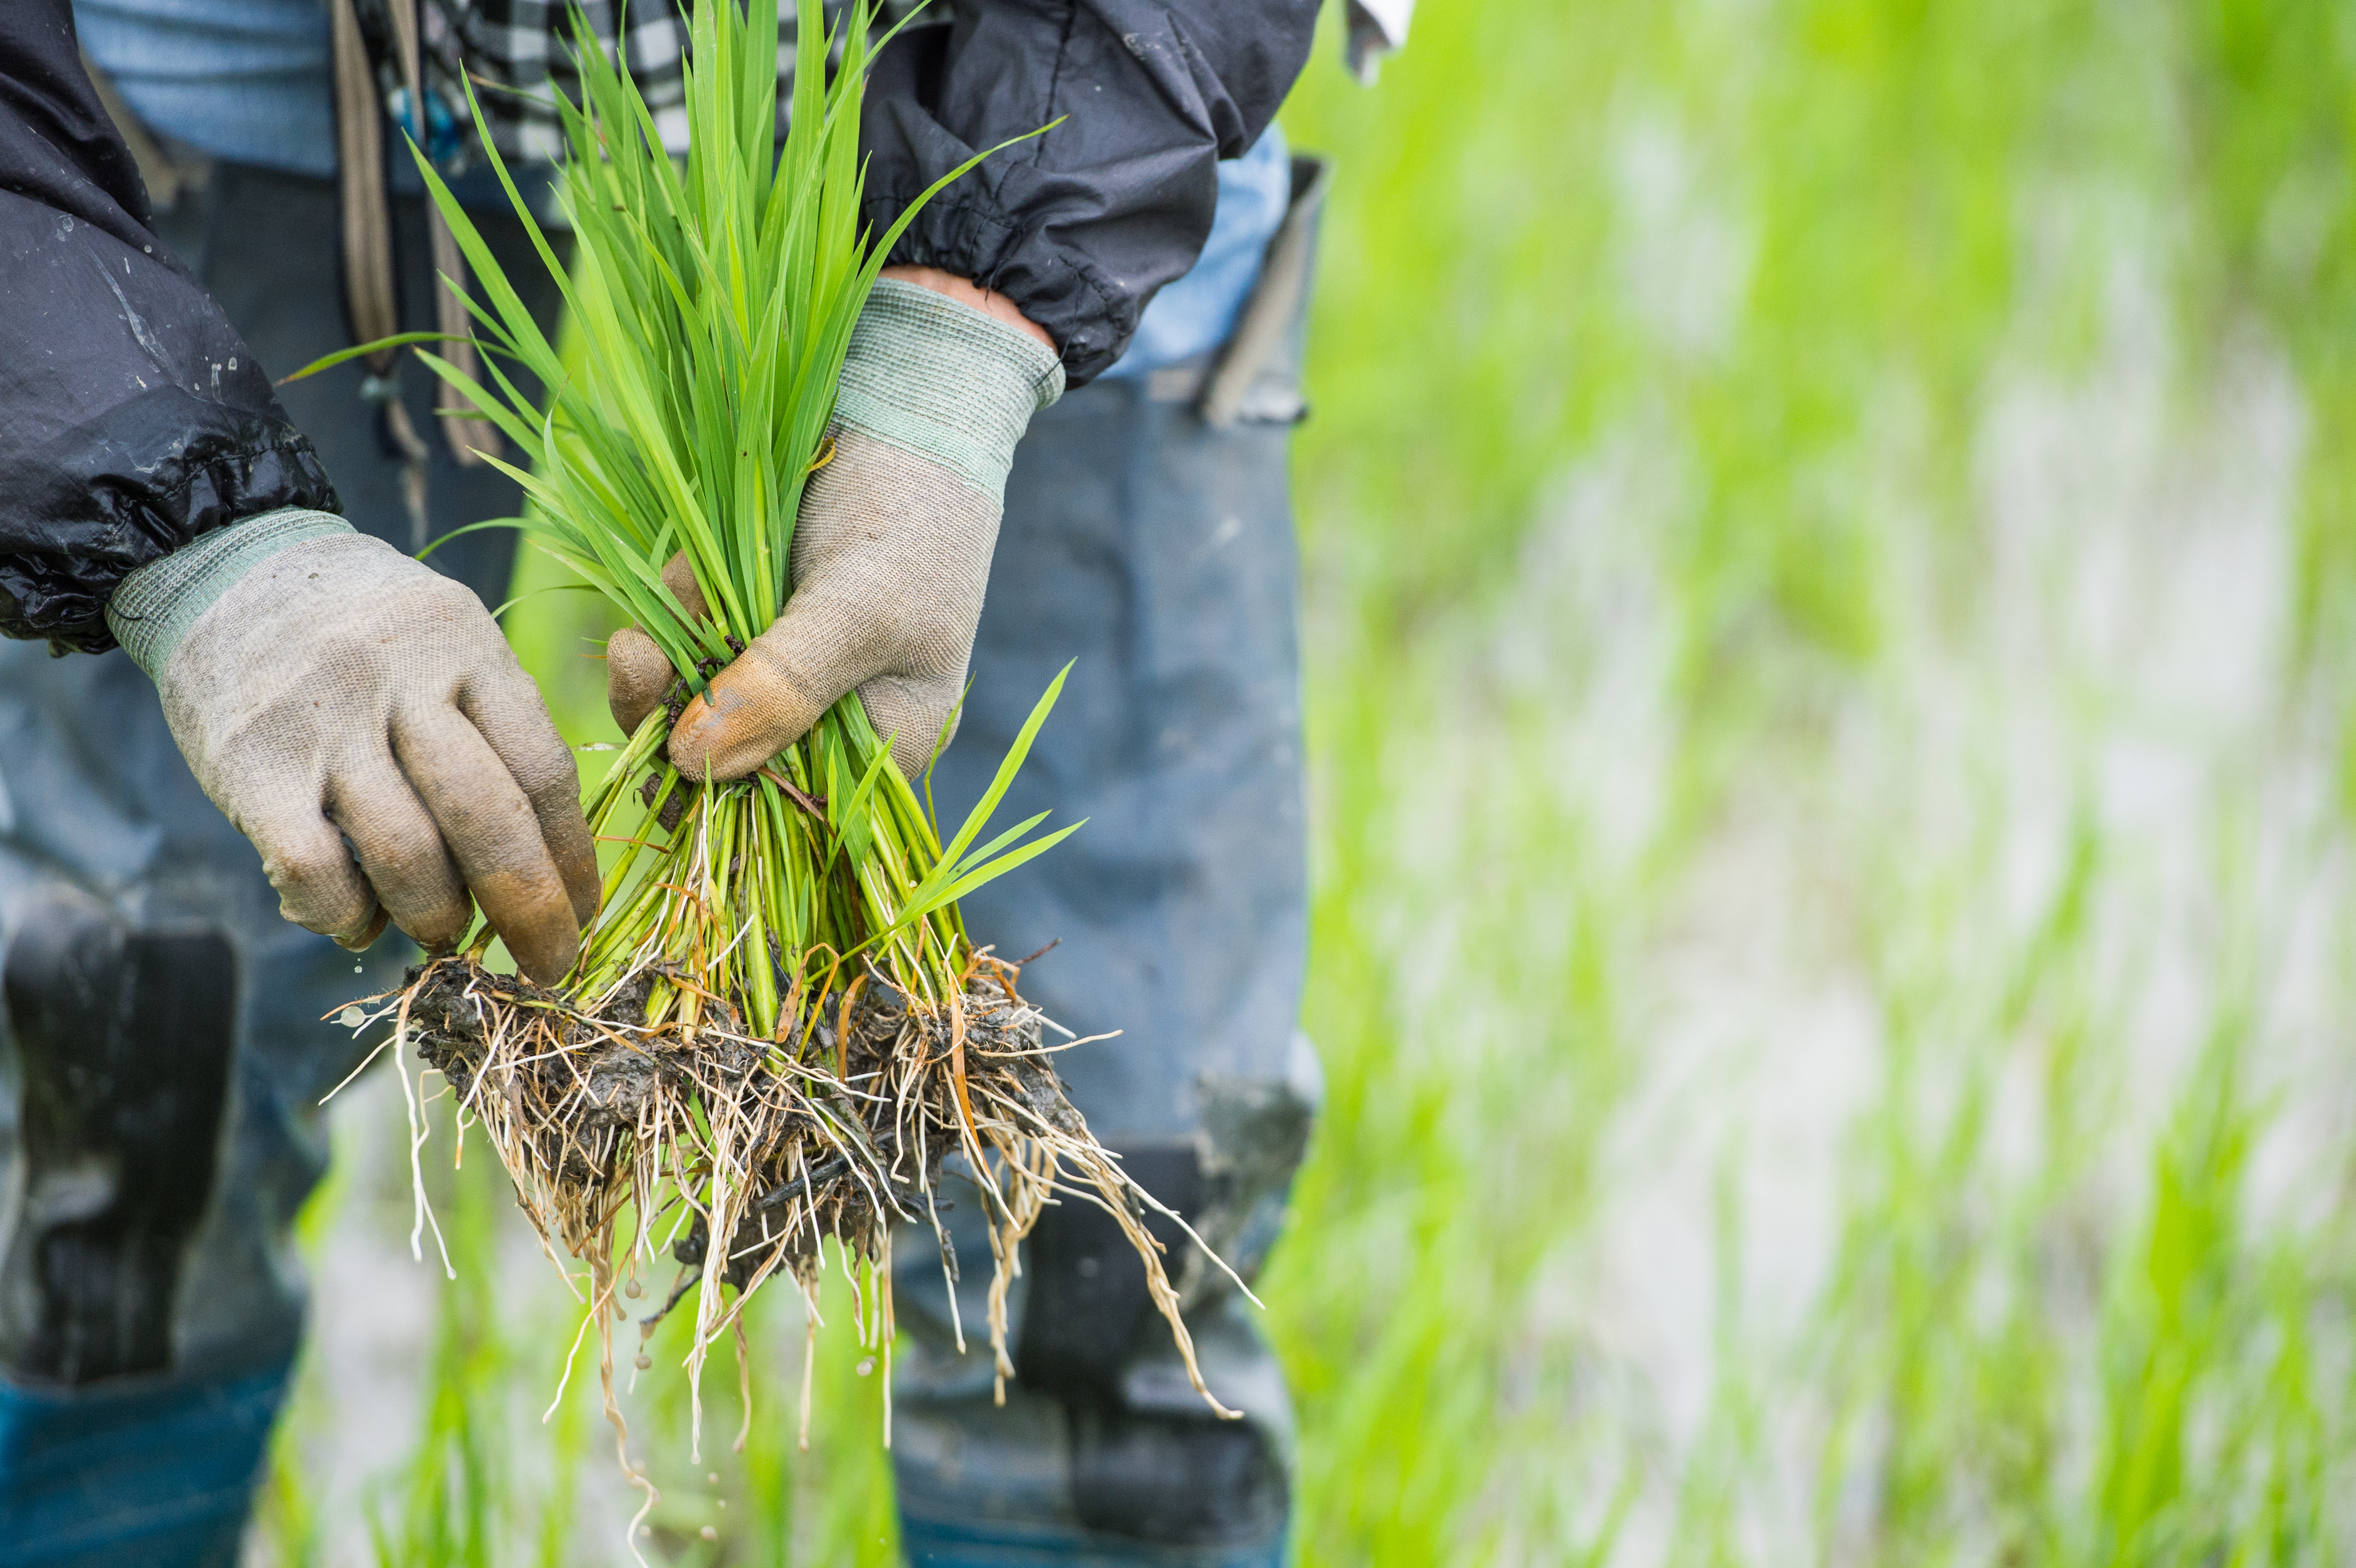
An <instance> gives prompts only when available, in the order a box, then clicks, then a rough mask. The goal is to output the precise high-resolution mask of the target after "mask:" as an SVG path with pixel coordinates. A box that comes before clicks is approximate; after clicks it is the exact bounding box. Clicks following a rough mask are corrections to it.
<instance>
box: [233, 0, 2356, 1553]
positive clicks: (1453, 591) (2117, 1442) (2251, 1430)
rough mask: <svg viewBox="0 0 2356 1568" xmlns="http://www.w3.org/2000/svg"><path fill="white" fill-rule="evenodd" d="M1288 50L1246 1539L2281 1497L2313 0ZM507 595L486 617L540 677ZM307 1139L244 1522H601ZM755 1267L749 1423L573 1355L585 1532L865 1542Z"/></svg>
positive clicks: (2313, 527) (2345, 1338) (1856, 3)
mask: <svg viewBox="0 0 2356 1568" xmlns="http://www.w3.org/2000/svg"><path fill="white" fill-rule="evenodd" d="M1335 50H1336V45H1335V43H1334V41H1333V40H1332V39H1330V38H1329V39H1327V40H1324V41H1323V42H1322V43H1321V46H1320V52H1319V56H1318V59H1317V61H1316V63H1315V64H1314V65H1313V66H1312V70H1311V73H1310V76H1309V78H1308V80H1306V81H1305V82H1304V83H1303V85H1302V87H1301V90H1300V91H1299V93H1298V94H1297V95H1296V97H1295V100H1294V101H1293V102H1292V104H1291V105H1290V108H1289V109H1288V111H1287V113H1286V116H1285V123H1286V126H1287V129H1288V131H1289V133H1290V135H1291V137H1292V139H1293V141H1294V143H1295V144H1298V145H1301V146H1303V147H1312V148H1322V149H1328V150H1332V151H1333V152H1334V153H1336V154H1337V155H1338V158H1339V165H1340V167H1339V183H1338V186H1337V190H1336V197H1335V202H1334V207H1333V210H1332V212H1331V214H1330V218H1329V222H1328V225H1327V228H1326V231H1325V243H1324V252H1323V281H1322V293H1321V295H1320V299H1319V304H1318V312H1317V317H1316V323H1315V331H1314V341H1313V347H1312V373H1311V387H1310V395H1311V399H1312V407H1313V410H1314V412H1313V416H1312V419H1311V420H1310V421H1309V422H1308V423H1307V424H1306V425H1304V426H1303V427H1302V430H1301V439H1300V445H1299V449H1298V464H1297V481H1298V486H1299V496H1300V504H1301V534H1302V539H1303V543H1304V548H1305V552H1306V560H1307V566H1308V576H1307V583H1308V586H1307V596H1306V603H1305V605H1304V615H1305V626H1306V630H1307V637H1306V648H1307V656H1308V673H1307V680H1308V709H1307V710H1308V714H1309V723H1310V731H1311V745H1312V762H1313V781H1312V787H1313V791H1314V798H1313V802H1312V805H1313V819H1314V831H1315V843H1314V848H1313V857H1314V876H1315V880H1314V887H1315V900H1316V904H1315V916H1314V929H1315V935H1314V943H1315V946H1314V952H1313V955H1312V976H1311V985H1310V990H1309V996H1308V1001H1307V1008H1306V1019H1305V1023H1306V1027H1307V1029H1309V1031H1310V1033H1311V1034H1312V1036H1313V1038H1314V1039H1315V1040H1316V1041H1317V1043H1318V1045H1319V1047H1320V1048H1321V1050H1322V1051H1323V1056H1324V1060H1325V1065H1326V1072H1327V1075H1328V1080H1329V1091H1328V1092H1329V1100H1328V1104H1327V1106H1326V1110H1325V1115H1324V1120H1323V1125H1322V1128H1321V1131H1320V1133H1319V1135H1318V1138H1317V1142H1316V1144H1315V1147H1314V1149H1313V1152H1312V1157H1311V1161H1310V1164H1309V1166H1308V1168H1307V1169H1306V1170H1305V1172H1304V1173H1303V1176H1302V1178H1301V1182H1300V1185H1299V1187H1298V1189H1297V1190H1296V1193H1295V1197H1294V1205H1293V1219H1292V1226H1291V1231H1290V1238H1289V1240H1288V1241H1287V1242H1286V1243H1284V1245H1283V1247H1282V1248H1281V1250H1280V1253H1279V1254H1278V1256H1277V1258H1276V1261H1275V1263H1274V1264H1273V1266H1272V1268H1271V1271H1270V1273H1269V1277H1268V1278H1267V1279H1266V1280H1265V1282H1264V1283H1263V1285H1262V1287H1261V1294H1262V1295H1263V1296H1265V1297H1266V1298H1267V1300H1268V1301H1269V1319H1268V1321H1269V1328H1270V1331H1271V1333H1272V1334H1273V1335H1274V1336H1275V1338H1276V1339H1277V1341H1278V1343H1279V1344H1280V1347H1281V1348H1282V1350H1283V1352H1284V1355H1285V1358H1286V1360H1287V1362H1288V1365H1289V1366H1290V1370H1291V1373H1292V1376H1293V1379H1294V1382H1295V1387H1296V1390H1297V1392H1298V1395H1299V1400H1300V1404H1301V1429H1302V1430H1301V1476H1300V1484H1299V1490H1298V1494H1297V1498H1296V1531H1297V1540H1298V1548H1299V1557H1300V1561H1301V1563H1303V1564H1305V1565H1314V1568H1326V1565H1333V1568H1340V1565H1344V1564H1362V1563H1375V1564H1402V1565H1425V1564H1437V1563H1446V1564H1456V1563H1464V1564H1486V1563H1501V1564H1505V1563H1509V1564H1522V1563H1529V1564H1555V1563H1561V1564H1574V1563H1576V1564H1589V1563H1594V1564H1603V1563H1612V1564H1619V1563H1627V1564H1645V1565H1649V1564H1673V1565H1684V1564H1692V1565H1697V1568H1698V1565H1703V1564H1708V1565H1713V1568H1714V1565H1718V1564H1761V1565H1766V1564H1783V1563H1827V1564H1851V1563H1856V1564H1863V1563H1905V1564H1916V1563H1956V1564H1977V1563H1990V1564H2016V1563H2018V1564H2031V1563H2035V1564H2042V1563H2061V1564H2087V1565H2126V1564H2144V1563H2152V1564H2160V1563H2201V1564H2243V1563H2344V1562H2348V1561H2351V1559H2356V1330H2351V1309H2352V1308H2356V1215H2351V1207H2350V1203H2349V1198H2350V1186H2351V1176H2356V1160H2351V1154H2356V1143H2351V1132H2356V965H2351V957H2356V901H2352V900H2351V878H2350V872H2351V834H2350V828H2351V812H2356V728H2351V720H2356V686H2351V679H2350V677H2351V673H2356V149H2351V136H2356V12H2351V10H2350V9H2349V8H2348V7H2346V6H2340V5H2327V4H2321V3H2313V4H2290V5H2282V4H2276V5H2266V4H2260V3H2258V0H2137V3H2135V4H2122V3H2118V0H1979V3H1977V4H1972V5H1928V4H1924V3H1922V0H1661V3H1657V4H1641V3H1637V0H1457V3H1454V4H1446V3H1430V4H1428V8H1427V11H1426V13H1425V14H1424V15H1422V16H1419V17H1418V18H1417V31H1416V36H1415V37H1414V39H1413V41H1412V44H1411V47H1410V48H1408V51H1407V52H1406V53H1405V54H1404V55H1403V56H1402V57H1400V58H1399V59H1397V60H1396V61H1394V62H1393V63H1391V64H1390V65H1389V66H1388V67H1387V69H1385V72H1384V74H1383V77H1382V80H1381V81H1380V84H1379V85H1378V86H1376V88H1374V89H1373V90H1372V91H1361V90H1360V89H1358V88H1357V87H1355V86H1354V85H1352V84H1351V83H1350V82H1349V81H1348V80H1347V79H1346V78H1345V77H1344V75H1343V73H1342V72H1341V71H1340V70H1339V69H1337V68H1336V65H1335V63H1334V59H1335ZM527 576H528V577H532V578H534V580H538V579H537V578H536V577H535V574H534V573H533V572H532V571H531V570H530V569H527ZM582 597H583V596H578V595H567V594H552V595H549V596H546V597H544V598H541V599H535V600H532V601H530V602H529V603H526V604H525V605H524V606H523V607H521V608H519V610H518V611H516V612H515V613H513V614H512V615H511V616H510V624H511V627H512V631H513V634H514V635H515V637H516V640H517V642H518V644H519V646H520V647H521V648H522V649H523V650H524V652H525V654H526V656H527V660H528V662H530V664H531V665H532V666H533V667H534V668H535V670H536V671H537V672H538V673H540V674H541V676H542V677H543V678H544V679H545V680H546V681H547V682H548V684H549V685H550V688H551V690H552V694H553V695H554V696H555V698H556V699H557V702H558V705H559V707H560V709H561V718H562V720H564V721H565V722H566V723H567V725H568V727H569V728H570V729H571V730H572V731H573V733H574V738H575V739H577V740H583V741H589V740H597V739H607V738H610V737H609V735H608V734H607V733H606V731H608V730H609V729H610V725H609V722H608V721H607V720H605V718H604V715H603V709H602V701H601V698H602V689H603V687H602V666H599V665H597V664H596V663H595V662H594V660H593V659H589V658H584V657H583V654H584V652H590V653H594V645H593V644H591V643H588V642H584V637H594V636H596V635H602V633H603V631H604V629H605V628H604V627H602V626H584V625H583V624H580V623H579V622H578V621H577V619H574V618H573V617H574V616H575V614H576V612H575V610H574V608H573V606H574V605H576V604H577V603H578V602H579V600H580V599H581V598H582ZM1052 741H1053V737H1052V731H1051V733H1050V735H1049V736H1048V738H1047V739H1046V741H1043V743H1049V744H1052ZM336 1128H337V1134H336V1136H337V1140H338V1143H339V1146H340V1148H341V1151H342V1154H343V1156H344V1157H343V1159H342V1160H341V1162H340V1164H339V1167H338V1174H337V1177H336V1178H335V1179H333V1181H332V1182H331V1184H330V1186H329V1188H328V1189H327V1190H325V1191H324V1192H323V1193H322V1195H321V1197H320V1199H319V1200H318V1201H317V1203H316V1205H315V1207H314V1209H313V1210H312V1211H311V1212H310V1214H309V1216H308V1219H307V1221H306V1227H305V1245H306V1248H307V1250H308V1253H309V1256H310V1264H311V1267H312V1269H313V1270H314V1273H315V1275H316V1279H317V1281H318V1283H319V1287H320V1300H319V1303H318V1307H317V1310H316V1333H315V1338H314V1343H313V1346H312V1349H311V1353H310V1355H309V1358H308V1360H306V1362H305V1371H304V1374H303V1382H302V1385H301V1389H300V1392H299V1393H298V1396H297V1400H296V1404H295V1414H294V1417H293V1419H292V1420H291V1421H290V1422H289V1423H288V1424H287V1425H286V1428H285V1430H284V1435H283V1437H282V1441H281V1444H280V1446H279V1450H278V1454H277V1457H276V1460H275V1463H274V1468H273V1479H272V1482H271V1485H270V1488H269V1491H268V1496H267V1499H266V1502H265V1508H264V1511H263V1518H262V1522H261V1525H260V1527H259V1528H258V1529H257V1531H256V1532H255V1539H254V1541H253V1544H252V1552H251V1553H250V1556H251V1557H252V1560H253V1562H254V1563H277V1564H289V1565H291V1564H314V1563H316V1564H336V1565H338V1568H340V1565H342V1564H346V1563H354V1564H378V1563H383V1564H402V1565H404V1568H405V1565H408V1564H437V1565H439V1564H452V1565H459V1564H466V1565H471V1564H498V1565H500V1568H508V1565H510V1564H523V1563H540V1564H546V1565H551V1568H554V1565H560V1564H576V1563H578V1564H600V1565H602V1564H607V1563H617V1562H622V1561H626V1558H625V1557H624V1554H623V1552H622V1551H621V1548H620V1545H619V1542H620V1541H621V1537H622V1528H623V1521H624V1520H626V1518H627V1516H628V1514H629V1512H630V1510H631V1509H632V1508H633V1507H634V1506H635V1497H634V1494H631V1493H629V1492H628V1491H627V1489H626V1488H624V1487H623V1486H621V1484H620V1482H619V1479H618V1476H617V1474H616V1470H615V1468H614V1464H613V1456H612V1444H611V1435H610V1433H609V1431H608V1429H606V1428H605V1426H604V1424H603V1423H602V1421H601V1420H600V1419H599V1417H598V1415H597V1410H596V1404H595V1399H594V1378H591V1377H588V1376H586V1375H585V1374H586V1372H587V1371H589V1370H590V1369H588V1368H586V1367H584V1368H583V1369H580V1370H579V1371H576V1373H575V1376H574V1380H573V1384H572V1385H571V1387H570V1388H569V1390H568V1391H567V1392H565V1394H564V1395H563V1396H562V1398H561V1399H559V1400H557V1401H556V1403H555V1404H554V1405H553V1406H551V1404H550V1400H551V1396H552V1394H553V1393H554V1392H555V1390H556V1387H557V1382H558V1376H559V1371H560V1369H561V1364H562V1360H563V1352H564V1349H565V1346H566V1343H567V1341H568V1340H569V1339H570V1337H571V1334H572V1330H573V1327H574V1325H575V1323H576V1321H577V1319H576V1318H575V1317H574V1315H573V1309H572V1307H571V1304H570V1302H569V1301H568V1300H567V1299H566V1298H565V1296H563V1294H562V1289H561V1287H560V1286H559V1285H558V1284H557V1283H556V1281H555V1280H554V1278H553V1277H552V1275H551V1274H550V1272H549V1271H548V1269H547V1265H546V1264H545V1262H544V1261H543V1260H541V1258H540V1257H539V1256H538V1254H537V1252H536V1250H535V1249H534V1248H533V1247H532V1245H531V1243H530V1240H529V1237H528V1234H527V1233H526V1232H524V1231H523V1228H522V1226H521V1224H520V1222H519V1220H518V1218H517V1217H516V1215H515V1214H514V1212H513V1209H512V1203H511V1200H510V1198H509V1194H508V1193H507V1192H506V1191H505V1190H504V1179H503V1177H502V1176H501V1175H500V1173H499V1171H498V1168H497V1167H496V1165H495V1164H493V1163H492V1162H491V1161H490V1160H488V1159H487V1158H477V1157H475V1156H474V1154H473V1153H470V1156H469V1158H468V1159H467V1161H466V1166H465V1168H463V1169H461V1170H458V1171H456V1172H452V1171H451V1170H450V1169H449V1168H448V1161H447V1159H446V1154H447V1148H448V1146H447V1143H446V1141H443V1142H437V1143H435V1144H432V1145H429V1146H428V1149H427V1156H426V1165H427V1168H428V1170H429V1173H430V1177H431V1183H432V1185H433V1186H434V1189H435V1190H436V1192H437V1194H438V1198H439V1213H440V1215H441V1221H442V1225H443V1227H444V1231H445V1232H447V1233H448V1239H449V1243H450V1252H451V1261H452V1264H453V1272H454V1273H455V1278H451V1277H446V1276H445V1275H444V1271H443V1270H442V1268H441V1266H440V1264H439V1262H438V1260H437V1259H435V1257H434V1252H433V1250H432V1246H431V1243H430V1241H429V1243H427V1247H426V1256H427V1258H428V1259H429V1260H430V1261H429V1262H428V1263H427V1264H423V1265H420V1264H415V1263H412V1261H411V1257H410V1253H409V1246H408V1237H409V1232H410V1227H411V1223H412V1214H411V1208H410V1201H409V1191H408V1173H409V1160H408V1153H409V1151H408V1148H407V1147H406V1144H405V1134H404V1132H403V1130H402V1129H403V1123H402V1113H401V1097H400V1093H399V1091H398V1089H397V1087H396V1086H395V1084H394V1083H393V1081H392V1080H391V1078H390V1077H385V1076H380V1078H379V1079H378V1081H376V1082H374V1083H370V1084H369V1085H368V1086H367V1087H366V1088H365V1089H364V1090H362V1091H360V1092H357V1093H355V1095H354V1096H353V1098H352V1099H351V1100H350V1102H349V1103H348V1104H345V1105H344V1106H342V1107H341V1108H340V1109H339V1111H338V1113H337V1122H336ZM767 1306H768V1310H767V1312H766V1314H762V1315H756V1316H757V1318H758V1320H757V1321H756V1323H755V1330H754V1334H753V1345H754V1361H755V1366H754V1368H753V1378H752V1381H753V1385H754V1391H755V1418H754V1420H753V1423H752V1425H751V1428H750V1436H749V1439H748V1446H747V1450H746V1452H745V1453H744V1455H742V1456H738V1455H735V1454H733V1453H731V1452H729V1449H728V1444H727V1439H728V1437H729V1436H730V1435H733V1432H734V1426H735V1423H736V1420H737V1416H738V1412H737V1409H736V1406H735V1404H734V1394H733V1392H732V1390H731V1388H730V1386H729V1385H730V1384H731V1383H732V1382H733V1378H732V1377H731V1376H729V1375H728V1374H726V1373H725V1372H723V1373H722V1375H719V1376H717V1377H715V1378H713V1379H712V1380H710V1381H708V1382H707V1392H708V1393H709V1394H710V1397H711V1403H712V1412H711V1413H710V1415H709V1417H708V1423H707V1428H706V1433H707V1443H706V1445H705V1451H704V1459H703V1460H702V1461H701V1463H692V1464H691V1463H690V1462H689V1460H688V1457H687V1445H686V1441H685V1430H684V1429H685V1411H684V1403H685V1395H684V1389H683V1384H682V1380H680V1378H678V1377H677V1376H676V1375H669V1376H665V1375H659V1373H658V1374H647V1375H646V1376H645V1378H644V1381H643V1386H642V1387H640V1388H639V1389H637V1391H635V1392H633V1393H632V1394H631V1395H630V1397H629V1399H628V1402H627V1403H628V1408H629V1410H630V1412H631V1418H632V1422H633V1430H634V1446H635V1447H636V1448H637V1449H638V1450H639V1451H642V1452H643V1453H644V1454H645V1455H646V1456H648V1460H649V1462H650V1463H651V1464H652V1466H653V1467H654V1471H655V1474H656V1476H657V1477H658V1479H659V1481H660V1482H661V1484H662V1486H663V1488H664V1490H665V1493H666V1500H665V1502H664V1504H663V1506H662V1507H661V1508H660V1509H659V1510H658V1511H657V1513H656V1514H655V1516H654V1518H653V1520H652V1526H653V1533H652V1534H651V1535H650V1536H649V1537H648V1538H647V1540H646V1541H645V1542H644V1546H645V1549H646V1551H647V1553H648V1558H649V1559H650V1560H651V1561H656V1562H662V1563H680V1564H706V1563H710V1564H717V1563H731V1564H738V1563H742V1564H764V1565H768V1564H777V1565H783V1564H788V1563H813V1564H816V1563H825V1564H845V1563H862V1564H883V1563H892V1562H894V1561H895V1547H894V1540H893V1529H892V1523H891V1509H890V1503H889V1492H888V1477H887V1472H886V1467H885V1464H884V1459H883V1455H882V1454H881V1452H880V1450H879V1449H878V1447H877V1445H876V1441H875V1433H876V1417H877V1414H878V1408H877V1407H878V1403H879V1400H878V1382H879V1381H880V1380H879V1377H878V1375H877V1374H878V1372H879V1371H880V1369H878V1368H877V1367H876V1366H875V1364H874V1362H873V1360H872V1358H869V1357H867V1356H866V1355H865V1353H863V1352H860V1351H859V1350H857V1349H856V1348H855V1347H854V1346H851V1344H850V1343H849V1338H848V1336H847V1335H842V1336H836V1337H833V1338H832V1339H830V1349H829V1350H828V1352H827V1353H825V1354H823V1355H822V1356H821V1358H820V1361H819V1369H818V1373H817V1388H816V1394H817V1406H818V1409H817V1415H816V1422H815V1436H814V1439H813V1444H812V1447H811V1450H810V1451H809V1453H807V1454H805V1453H801V1452H798V1450H797V1449H796V1447H795V1443H794V1425H795V1422H794V1405H795V1401H796V1397H797V1394H796V1391H797V1389H798V1382H799V1378H800V1361H801V1344H802V1338H803V1327H802V1323H801V1320H800V1317H799V1309H798V1307H796V1306H794V1305H793V1304H792V1303H791V1302H790V1301H787V1300H784V1299H776V1300H772V1301H770V1302H769V1303H768V1304H767ZM846 1310H847V1308H846ZM659 1348H660V1347H658V1349H659ZM658 1366H659V1367H660V1366H661V1360H660V1359H659V1360H658ZM718 1370H719V1369H715V1371H718ZM544 1410H547V1411H550V1412H551V1413H550V1414H549V1417H548V1419H547V1421H546V1423H545V1424H542V1421H541V1415H542V1412H543V1411H544Z"/></svg>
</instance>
